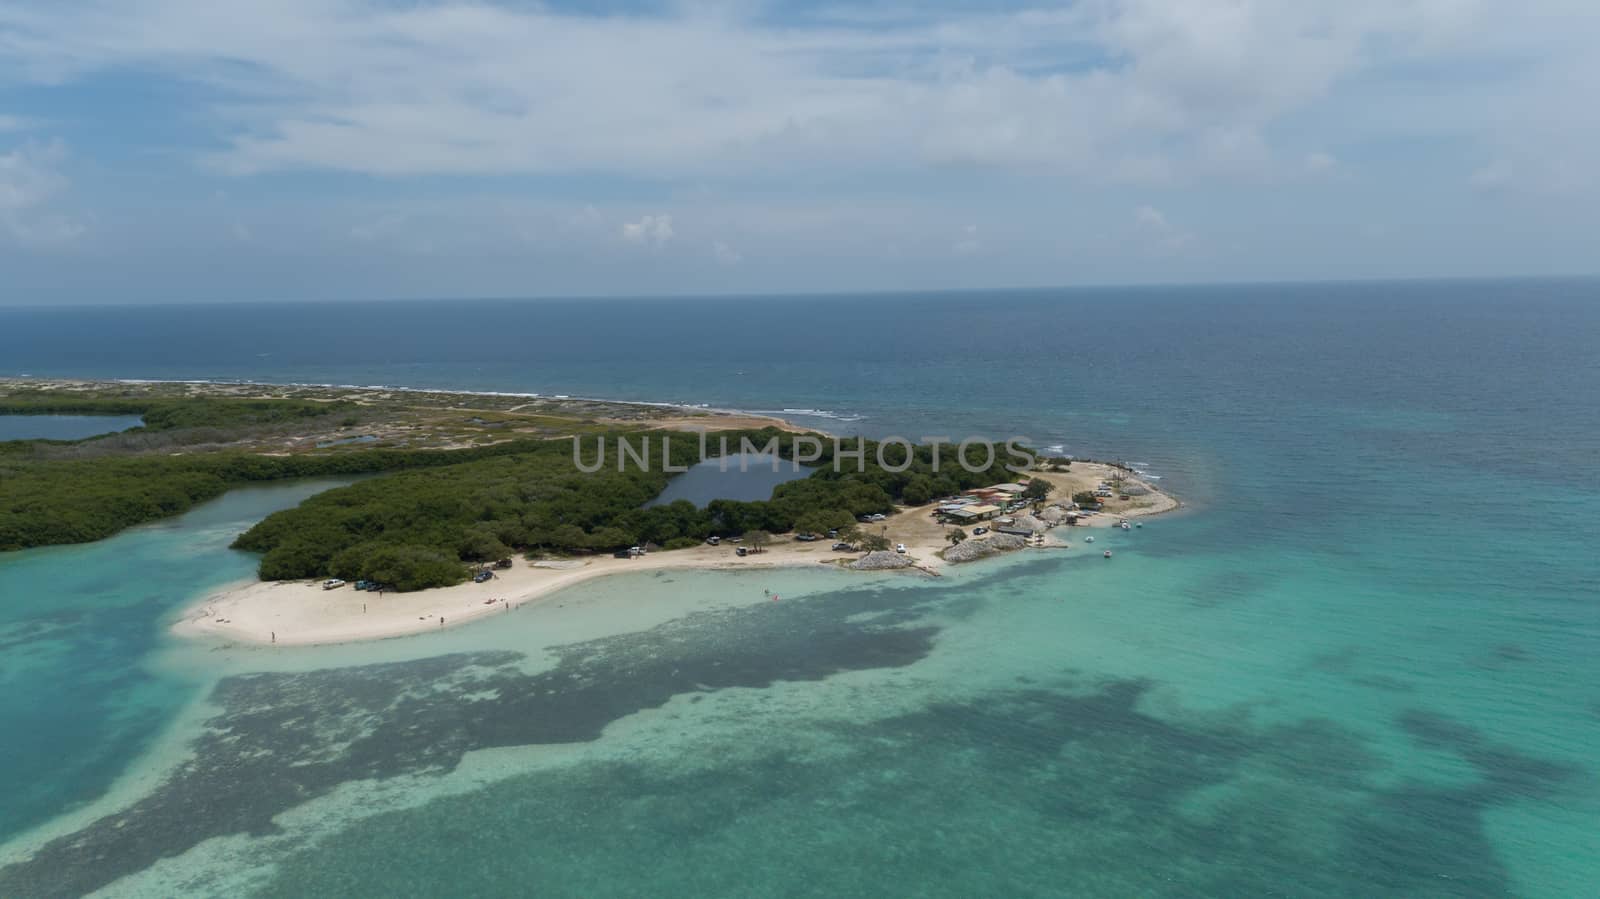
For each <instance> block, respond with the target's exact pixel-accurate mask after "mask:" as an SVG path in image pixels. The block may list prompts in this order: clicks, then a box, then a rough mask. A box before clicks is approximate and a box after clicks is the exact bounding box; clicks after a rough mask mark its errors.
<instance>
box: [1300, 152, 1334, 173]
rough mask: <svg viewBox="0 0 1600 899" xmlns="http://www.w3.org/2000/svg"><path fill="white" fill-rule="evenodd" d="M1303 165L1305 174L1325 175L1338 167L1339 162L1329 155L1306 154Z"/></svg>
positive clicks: (1318, 153)
mask: <svg viewBox="0 0 1600 899" xmlns="http://www.w3.org/2000/svg"><path fill="white" fill-rule="evenodd" d="M1304 164H1305V170H1306V173H1307V174H1309V175H1326V174H1329V173H1330V172H1333V171H1334V170H1335V169H1337V168H1338V167H1339V160H1337V159H1335V158H1333V156H1332V154H1329V153H1322V152H1316V153H1307V154H1306V158H1305V163H1304Z"/></svg>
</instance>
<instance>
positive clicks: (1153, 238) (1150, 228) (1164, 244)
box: [1133, 206, 1194, 253]
mask: <svg viewBox="0 0 1600 899" xmlns="http://www.w3.org/2000/svg"><path fill="white" fill-rule="evenodd" d="M1133 223H1134V227H1135V229H1136V230H1137V231H1138V232H1139V233H1140V234H1142V235H1143V236H1144V238H1145V239H1146V240H1147V241H1148V243H1149V246H1150V248H1151V249H1153V250H1156V251H1158V252H1161V253H1175V252H1178V251H1180V250H1184V249H1187V248H1188V247H1189V246H1190V245H1191V244H1193V243H1194V234H1192V233H1191V232H1189V231H1187V230H1184V229H1183V228H1179V227H1176V226H1174V225H1173V224H1172V222H1170V221H1168V220H1167V214H1166V213H1164V212H1162V211H1161V210H1159V209H1157V208H1155V207H1154V206H1140V207H1139V208H1137V209H1135V210H1134V211H1133Z"/></svg>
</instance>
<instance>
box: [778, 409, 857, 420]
mask: <svg viewBox="0 0 1600 899" xmlns="http://www.w3.org/2000/svg"><path fill="white" fill-rule="evenodd" d="M750 414H751V415H799V416H802V417H805V418H826V419H828V420H829V421H862V420H864V419H865V418H866V416H865V415H857V414H855V413H851V412H834V411H833V410H831V409H788V408H785V409H751V410H750Z"/></svg>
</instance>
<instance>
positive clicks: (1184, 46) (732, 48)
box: [0, 0, 1600, 181]
mask: <svg viewBox="0 0 1600 899" xmlns="http://www.w3.org/2000/svg"><path fill="white" fill-rule="evenodd" d="M1534 5H1536V6H1539V7H1541V8H1548V10H1549V11H1551V12H1553V13H1556V15H1550V16H1542V17H1541V16H1535V15H1527V14H1525V11H1512V10H1501V9H1499V8H1497V7H1495V6H1493V5H1492V4H1489V3H1488V2H1486V0H1346V2H1343V3H1309V2H1308V3H1284V2H1280V0H1084V2H1081V3H1078V4H1075V5H1073V6H1070V7H1067V8H1065V9H1027V8H1023V9H1013V10H1009V11H992V12H969V13H958V12H946V13H942V14H941V18H939V19H937V20H935V19H932V18H929V17H927V16H919V15H916V14H911V13H906V12H904V11H899V12H896V13H895V14H892V15H891V14H888V13H882V12H879V13H873V12H855V11H847V10H835V11H833V12H832V13H831V14H830V13H827V12H824V13H823V14H821V15H820V16H818V17H817V18H814V19H812V20H811V21H810V23H809V24H795V23H781V22H779V23H776V24H772V23H770V22H771V20H770V19H766V18H760V19H758V18H749V17H741V16H740V14H739V9H740V8H739V7H737V6H734V7H729V6H725V5H719V4H711V5H690V6H687V7H677V6H672V7H669V8H671V9H673V10H675V11H674V12H671V13H668V14H663V15H656V16H644V15H632V16H629V15H608V16H590V15H578V14H570V13H562V12H556V11H552V10H550V9H549V8H547V7H544V6H540V5H533V4H529V5H521V4H519V5H493V4H491V3H488V2H479V3H470V4H437V3H421V4H413V3H407V4H401V5H392V6H390V5H381V4H375V3H355V2H349V0H285V2H282V3H273V4H262V3H218V2H215V0H147V2H144V3H140V4H127V3H122V2H113V0H86V2H82V3H71V4H67V3H62V4H41V5H38V6H35V7H21V6H17V5H14V4H13V5H8V6H0V78H5V77H6V76H7V75H8V74H10V75H11V76H13V78H19V79H23V80H32V81H35V82H63V81H71V80H74V79H78V78H82V77H85V76H86V75H89V74H92V73H96V72H106V71H127V70H139V71H154V72H159V73H166V74H167V75H169V76H170V77H174V78H179V79H183V80H185V81H188V82H191V83H194V84H197V85H199V86H201V87H203V88H205V89H207V91H208V93H207V94H206V95H207V96H211V97H214V98H216V99H215V100H214V105H213V106H212V107H211V112H212V114H213V119H212V120H213V121H214V123H215V129H216V132H217V133H216V134H215V135H212V136H213V137H220V138H221V139H222V141H223V143H224V145H225V146H226V149H225V150H223V151H222V152H221V153H219V154H217V155H215V156H214V157H211V161H212V162H214V163H215V164H216V165H218V166H220V167H222V168H223V169H224V170H226V171H230V172H235V173H253V172H261V171H273V170H284V169H330V170H345V171H359V172H368V173H376V174H385V175H405V174H438V173H446V174H449V173H472V174H504V173H579V174H582V173H611V174H627V175H641V176H646V177H679V176H693V177H716V176H720V175H724V174H732V175H738V174H740V173H744V172H749V171H754V170H772V169H774V168H777V169H799V168H806V167H832V168H837V167H852V168H871V167H882V168H891V167H893V168H903V167H905V166H907V165H913V166H922V167H933V166H939V165H982V166H1008V167H1017V168H1022V169H1026V170H1044V171H1054V172H1062V173H1066V174H1070V175H1074V176H1077V177H1082V178H1086V179H1093V180H1100V181H1116V180H1142V181H1165V180H1175V179H1184V178H1193V177H1215V176H1221V177H1229V178H1235V177H1252V176H1254V175H1255V174H1256V173H1259V172H1260V171H1262V170H1263V169H1264V168H1270V167H1271V166H1272V164H1273V160H1274V159H1275V158H1276V156H1277V154H1278V150H1277V149H1276V148H1274V146H1273V145H1272V142H1271V141H1270V140H1269V139H1268V137H1267V135H1269V134H1271V133H1272V129H1273V126H1274V125H1275V124H1277V123H1279V122H1280V121H1281V120H1283V119H1284V118H1285V117H1287V116H1290V115H1293V114H1296V113H1301V112H1304V111H1305V110H1307V109H1310V108H1313V107H1314V106H1315V105H1316V104H1317V103H1318V102H1320V101H1322V100H1323V99H1324V98H1326V97H1327V96H1328V95H1330V94H1331V93H1333V92H1335V91H1337V90H1339V89H1340V88H1341V86H1343V85H1347V84H1352V83H1357V82H1359V81H1360V80H1361V79H1362V78H1363V77H1367V76H1373V75H1377V74H1382V73H1384V72H1385V71H1387V70H1389V69H1391V68H1399V67H1403V66H1407V65H1446V64H1449V65H1464V64H1470V63H1472V62H1474V61H1481V60H1488V61H1491V62H1496V63H1499V64H1501V65H1502V67H1503V68H1505V69H1506V70H1507V71H1510V72H1521V71H1522V70H1523V69H1526V70H1527V71H1529V72H1533V73H1535V74H1533V75H1529V76H1528V77H1530V78H1531V77H1539V78H1541V79H1542V80H1543V81H1547V82H1549V84H1550V85H1551V87H1552V89H1553V90H1554V91H1555V99H1553V100H1552V105H1561V102H1562V101H1565V108H1566V109H1568V110H1572V109H1579V108H1584V105H1585V101H1586V100H1587V97H1586V96H1585V95H1583V94H1578V93H1575V92H1574V91H1573V90H1572V89H1570V88H1563V87H1562V86H1561V84H1560V82H1559V80H1558V79H1555V78H1553V77H1548V76H1541V75H1538V74H1537V73H1544V72H1549V71H1554V70H1556V67H1558V66H1561V65H1566V64H1568V63H1569V62H1570V61H1571V60H1575V59H1576V60H1581V59H1583V58H1585V56H1584V54H1586V53H1587V48H1586V43H1592V40H1590V41H1588V42H1586V41H1585V40H1583V39H1582V38H1584V37H1587V38H1590V39H1593V38H1595V37H1597V36H1600V16H1597V12H1596V7H1594V6H1593V5H1585V4H1581V3H1578V2H1576V0H1535V3H1534ZM1541 23H1542V24H1541ZM1548 49H1555V50H1558V51H1560V52H1557V53H1544V52H1540V51H1543V50H1548ZM3 60H9V62H5V61H3ZM1507 60H1509V61H1510V62H1511V63H1514V64H1511V65H1508V64H1507ZM8 70H9V71H8ZM1507 77H1511V76H1507ZM1516 77H1518V78H1521V77H1523V76H1522V75H1520V74H1519V75H1517V76H1516ZM1364 96H1366V97H1368V98H1369V99H1370V100H1371V102H1372V103H1374V104H1377V105H1381V104H1382V103H1383V102H1384V94H1383V92H1382V91H1381V90H1380V91H1370V90H1369V92H1368V93H1367V94H1365V95H1364ZM1464 109H1465V107H1464ZM1463 115H1469V116H1476V118H1474V119H1473V120H1471V121H1460V122H1455V123H1452V126H1453V127H1455V128H1457V129H1458V130H1462V129H1464V130H1468V131H1472V132H1474V133H1476V134H1477V135H1478V136H1479V137H1480V138H1482V139H1485V140H1487V139H1488V136H1489V135H1492V134H1493V132H1494V129H1493V127H1492V123H1491V122H1490V121H1489V118H1488V117H1487V116H1486V115H1485V114H1483V113H1481V112H1463ZM1537 127H1539V128H1541V129H1551V128H1560V127H1562V126H1561V125H1560V123H1559V121H1557V120H1554V119H1553V118H1551V117H1543V118H1540V119H1539V120H1538V124H1537ZM1586 141H1587V138H1585V143H1584V144H1583V145H1584V146H1588V147H1589V148H1590V149H1593V147H1592V145H1589V144H1587V142H1586ZM1570 155H1571V157H1572V158H1574V159H1578V158H1581V157H1580V155H1579V154H1570ZM1292 159H1293V157H1291V160H1292ZM1286 168H1290V169H1292V168H1294V163H1293V162H1292V161H1291V162H1289V163H1288V164H1287V166H1286Z"/></svg>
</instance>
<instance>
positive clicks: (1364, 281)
mask: <svg viewBox="0 0 1600 899" xmlns="http://www.w3.org/2000/svg"><path fill="white" fill-rule="evenodd" d="M1595 280H1600V272H1597V273H1590V274H1557V275H1404V276H1394V277H1368V278H1360V277H1358V278H1297V279H1270V278H1264V279H1222V280H1216V281H1123V282H1101V283H1090V284H1045V285H995V286H987V287H927V288H914V287H911V288H868V289H854V290H852V289H837V290H804V291H784V290H772V291H714V292H709V293H691V292H683V293H677V292H667V293H652V294H630V293H613V294H521V295H517V294H499V295H483V296H472V295H458V296H434V297H378V296H360V297H343V298H326V297H325V298H320V299H292V298H284V299H273V300H169V301H157V302H139V301H134V302H122V303H118V302H104V301H98V302H97V301H88V302H78V301H72V300H65V301H47V302H20V303H8V302H4V301H0V309H42V308H61V307H72V308H103V307H139V306H144V307H165V306H276V305H283V306H293V305H350V304H363V303H371V304H380V303H451V302H502V303H543V302H557V303H559V302H589V301H595V302H615V301H632V300H649V301H656V300H661V301H669V300H738V299H752V300H765V299H773V300H782V299H825V298H836V297H861V296H881V297H897V296H914V295H926V294H935V295H959V294H972V293H989V292H1009V293H1040V292H1045V291H1062V292H1078V291H1090V290H1130V291H1133V290H1159V289H1179V290H1182V289H1202V288H1227V287H1237V288H1263V287H1316V286H1339V285H1350V286H1361V285H1381V284H1492V283H1506V282H1562V281H1595Z"/></svg>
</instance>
